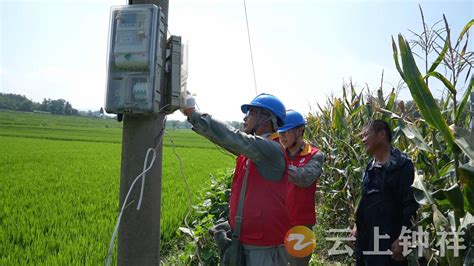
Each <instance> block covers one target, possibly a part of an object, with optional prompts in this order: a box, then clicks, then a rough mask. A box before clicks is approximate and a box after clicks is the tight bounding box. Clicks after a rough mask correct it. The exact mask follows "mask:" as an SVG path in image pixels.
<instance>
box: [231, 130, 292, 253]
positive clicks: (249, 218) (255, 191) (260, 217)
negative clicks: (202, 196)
mask: <svg viewBox="0 0 474 266" xmlns="http://www.w3.org/2000/svg"><path fill="white" fill-rule="evenodd" d="M276 136H278V135H276ZM270 138H271V139H272V140H274V141H277V142H278V138H277V137H276V138H275V135H272V136H270ZM282 149H283V148H282ZM247 161H248V168H249V175H248V178H247V191H246V193H245V200H244V206H243V214H242V219H243V222H242V227H241V232H240V241H241V242H242V243H243V244H248V245H255V246H276V245H281V244H283V243H284V238H285V234H286V233H287V232H288V230H289V229H290V220H289V216H288V209H287V207H286V196H287V195H286V194H287V189H288V175H287V173H288V167H286V170H285V174H284V176H283V177H282V179H280V180H279V181H271V180H268V179H265V178H264V177H263V176H261V175H260V173H259V172H258V170H257V167H256V165H255V163H254V162H253V161H251V160H249V159H248V158H246V157H244V156H242V155H240V156H238V157H237V165H236V167H235V172H234V177H233V179H232V187H231V195H230V203H229V223H230V226H231V227H232V228H234V224H235V214H236V213H237V206H238V205H239V197H240V191H241V188H242V182H243V179H244V175H245V164H246V162H247ZM287 165H288V162H287Z"/></svg>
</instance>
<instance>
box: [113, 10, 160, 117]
mask: <svg viewBox="0 0 474 266" xmlns="http://www.w3.org/2000/svg"><path fill="white" fill-rule="evenodd" d="M164 38H165V23H164V15H163V12H162V11H161V8H160V7H158V6H156V5H153V4H145V5H128V6H116V7H112V8H111V13H110V30H109V43H108V53H107V95H106V102H105V110H106V111H107V112H108V113H115V114H124V113H127V114H146V113H155V112H158V110H159V103H160V99H161V94H160V91H161V90H160V86H161V83H162V82H161V79H162V78H163V77H162V76H163V75H162V71H163V65H164V58H163V49H165V47H164V44H165V42H164Z"/></svg>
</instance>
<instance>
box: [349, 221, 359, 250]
mask: <svg viewBox="0 0 474 266" xmlns="http://www.w3.org/2000/svg"><path fill="white" fill-rule="evenodd" d="M356 239H357V226H356V225H355V224H354V227H353V228H352V231H351V236H350V240H349V245H350V246H351V247H352V248H355V241H356Z"/></svg>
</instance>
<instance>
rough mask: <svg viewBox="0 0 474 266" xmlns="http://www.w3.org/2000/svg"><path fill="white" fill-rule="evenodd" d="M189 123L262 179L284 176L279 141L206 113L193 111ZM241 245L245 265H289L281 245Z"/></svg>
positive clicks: (283, 164)
mask: <svg viewBox="0 0 474 266" xmlns="http://www.w3.org/2000/svg"><path fill="white" fill-rule="evenodd" d="M188 121H189V122H190V123H191V124H192V125H193V128H192V129H193V130H194V131H195V132H196V133H198V134H199V135H202V136H204V137H206V138H207V139H209V140H210V141H211V142H213V143H215V144H217V145H219V146H220V147H222V148H224V149H225V150H227V151H229V152H230V153H232V154H234V155H243V156H245V157H247V158H249V159H250V160H252V161H253V162H254V163H255V165H256V167H257V169H258V171H259V173H260V175H261V176H262V177H264V178H266V179H268V180H272V181H278V180H280V179H281V178H283V177H284V175H285V169H286V159H285V154H284V152H283V149H282V148H281V146H280V144H279V143H278V142H276V141H273V140H269V139H267V138H266V137H268V135H269V134H267V135H265V136H255V135H250V134H247V133H245V132H242V131H240V130H239V129H235V128H233V127H231V126H229V125H226V124H225V123H222V122H220V121H218V120H215V119H213V118H212V117H211V115H209V114H205V113H200V112H193V113H192V114H191V115H190V116H189V117H188ZM249 178H251V177H249ZM244 208H245V206H244ZM244 219H245V217H244ZM282 242H283V239H282ZM243 246H244V252H245V260H246V264H247V265H259V266H260V265H269V266H270V265H287V264H288V259H289V255H288V253H287V252H286V249H285V248H284V246H283V245H279V246H253V245H243Z"/></svg>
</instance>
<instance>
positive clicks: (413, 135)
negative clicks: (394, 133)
mask: <svg viewBox="0 0 474 266" xmlns="http://www.w3.org/2000/svg"><path fill="white" fill-rule="evenodd" d="M398 126H399V127H400V129H401V130H402V131H403V134H404V135H405V137H407V138H408V139H409V140H411V141H413V143H414V144H415V146H416V147H418V149H420V150H424V151H426V152H430V153H432V152H433V151H432V149H431V148H430V146H428V144H426V142H425V140H424V139H423V136H421V134H420V132H419V131H418V129H417V128H416V127H414V126H412V125H410V124H407V123H405V121H403V120H402V119H400V120H399V123H398Z"/></svg>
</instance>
